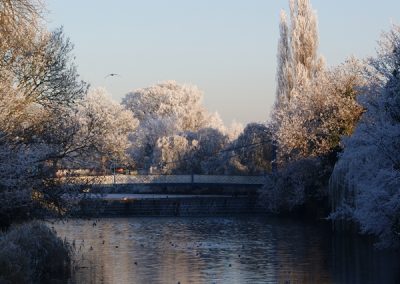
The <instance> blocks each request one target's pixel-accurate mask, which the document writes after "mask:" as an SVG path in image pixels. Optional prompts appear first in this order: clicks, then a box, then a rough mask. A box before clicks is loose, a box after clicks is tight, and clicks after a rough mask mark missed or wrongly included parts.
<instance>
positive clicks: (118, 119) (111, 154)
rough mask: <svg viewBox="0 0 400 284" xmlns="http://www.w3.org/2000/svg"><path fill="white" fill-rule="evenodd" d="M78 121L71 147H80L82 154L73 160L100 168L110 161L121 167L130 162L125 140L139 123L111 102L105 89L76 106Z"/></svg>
mask: <svg viewBox="0 0 400 284" xmlns="http://www.w3.org/2000/svg"><path fill="white" fill-rule="evenodd" d="M77 119H78V121H79V132H78V134H77V135H76V136H75V141H74V143H75V144H76V145H82V147H84V149H85V151H84V152H83V153H79V157H75V159H76V158H79V159H82V158H84V159H87V160H88V161H89V162H92V163H94V165H97V166H101V167H104V166H105V165H106V163H107V162H108V161H110V160H113V162H118V163H120V164H123V163H128V162H129V158H128V156H127V153H126V151H127V149H128V147H129V146H130V142H129V140H128V136H129V134H130V133H132V132H133V131H134V130H135V128H136V127H137V126H138V124H139V123H138V121H137V120H136V119H135V118H134V117H133V114H132V112H131V111H129V110H126V109H125V108H124V107H123V106H122V105H120V104H118V103H117V102H114V101H113V100H111V98H110V97H109V95H108V94H107V91H106V90H105V89H102V88H97V89H91V90H90V91H89V93H88V95H87V96H86V97H85V99H84V100H83V101H82V102H81V103H80V104H79V106H78V112H77ZM75 159H74V160H75ZM80 162H81V163H82V161H80Z"/></svg>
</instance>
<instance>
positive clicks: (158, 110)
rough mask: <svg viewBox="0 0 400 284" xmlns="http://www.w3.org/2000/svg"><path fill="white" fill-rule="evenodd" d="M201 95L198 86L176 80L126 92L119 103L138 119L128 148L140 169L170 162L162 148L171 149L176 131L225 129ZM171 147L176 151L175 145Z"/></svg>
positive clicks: (182, 134)
mask: <svg viewBox="0 0 400 284" xmlns="http://www.w3.org/2000/svg"><path fill="white" fill-rule="evenodd" d="M202 99H203V95H202V93H201V92H200V90H199V89H198V88H197V87H195V86H191V85H179V84H178V83H176V82H175V81H166V82H162V83H160V84H157V85H154V86H151V87H148V88H144V89H139V90H136V91H134V92H131V93H129V94H127V95H126V96H125V98H124V99H123V101H122V104H123V105H124V106H125V107H126V108H127V109H129V110H131V111H132V113H133V115H134V117H135V118H136V119H138V120H139V127H138V128H137V129H136V130H135V131H134V132H133V133H132V135H130V140H131V141H132V147H131V148H130V149H129V151H128V152H129V153H130V155H131V157H132V158H133V159H134V160H135V163H136V164H137V167H138V168H139V169H149V168H150V167H151V166H153V167H154V166H156V167H157V166H158V165H159V164H164V163H169V162H171V159H170V158H171V157H172V156H171V157H170V158H167V157H166V154H165V150H162V148H164V149H165V147H168V148H169V149H171V147H173V145H179V143H178V141H177V140H176V139H180V138H176V137H175V136H176V135H178V136H185V134H184V133H191V132H197V131H199V130H201V129H204V128H214V129H217V130H219V131H221V132H226V130H225V127H224V126H223V123H222V121H221V119H220V118H219V116H218V114H210V113H208V112H207V111H206V109H205V108H204V107H203V105H202ZM163 137H165V138H163ZM168 137H175V138H168ZM174 141H175V142H174ZM180 141H183V140H182V139H180ZM189 144H190V143H188V145H189ZM167 145H168V146H167ZM179 147H181V146H179ZM157 148H158V150H157V151H158V152H157V153H155V152H154V151H156V149H157ZM160 151H161V152H163V151H164V154H161V153H160ZM172 151H175V153H176V151H178V149H176V150H172ZM171 155H173V154H172V153H171ZM163 158H165V159H166V160H163ZM160 159H161V160H160ZM167 171H168V172H169V171H170V169H168V170H167Z"/></svg>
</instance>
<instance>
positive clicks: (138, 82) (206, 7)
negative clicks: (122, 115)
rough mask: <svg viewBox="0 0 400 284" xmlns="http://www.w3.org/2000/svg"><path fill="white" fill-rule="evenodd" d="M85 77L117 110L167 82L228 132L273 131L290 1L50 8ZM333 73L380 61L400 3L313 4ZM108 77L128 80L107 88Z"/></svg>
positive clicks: (138, 0) (52, 22)
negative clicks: (381, 41)
mask: <svg viewBox="0 0 400 284" xmlns="http://www.w3.org/2000/svg"><path fill="white" fill-rule="evenodd" d="M47 3H48V10H49V14H48V15H47V19H48V25H49V27H50V28H55V27H58V26H61V25H62V26H64V30H65V33H66V34H67V35H68V36H69V37H70V39H71V41H72V42H73V43H74V44H75V50H74V54H75V56H76V63H77V65H78V72H79V73H80V74H81V76H82V78H83V79H84V80H86V81H87V82H89V83H90V84H91V85H92V86H94V87H96V86H103V87H106V88H107V89H108V90H109V92H110V93H111V94H112V95H113V98H114V99H116V100H117V101H120V99H121V98H122V97H123V96H124V95H125V94H126V93H127V92H129V91H130V90H134V89H137V88H141V87H147V86H150V85H152V84H154V83H157V82H160V81H163V80H176V81H178V82H180V83H192V84H195V85H197V86H198V87H199V88H200V89H201V90H203V91H204V97H205V105H206V107H207V108H208V109H209V110H210V111H218V112H219V113H220V115H221V117H222V118H223V120H224V121H225V122H227V123H230V122H231V121H232V120H234V119H235V120H236V121H238V122H242V123H247V122H250V121H259V122H261V121H266V120H267V119H268V114H269V111H270V109H271V106H272V104H273V101H274V98H275V69H276V46H277V40H278V25H279V12H280V10H281V9H282V8H283V9H285V10H288V9H287V7H288V1H287V0H247V1H246V0H84V1H82V0H80V1H78V0H68V1H65V0H48V1H47ZM312 4H313V8H314V9H315V10H316V11H317V14H318V19H319V34H320V53H321V54H322V55H324V56H325V58H326V60H327V62H328V65H335V64H339V63H340V62H343V61H344V60H345V59H346V57H348V56H350V55H355V56H357V57H365V56H367V55H373V54H374V53H375V48H376V41H377V40H378V38H379V35H380V33H381V32H382V31H383V30H388V29H389V28H390V25H391V23H392V22H393V23H396V24H400V1H399V0H380V1H372V0H364V1H363V0H331V1H327V0H312ZM109 73H118V74H121V77H113V78H107V79H104V77H105V76H106V75H107V74H109Z"/></svg>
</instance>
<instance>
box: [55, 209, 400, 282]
mask: <svg viewBox="0 0 400 284" xmlns="http://www.w3.org/2000/svg"><path fill="white" fill-rule="evenodd" d="M54 227H55V229H56V230H57V232H58V233H59V235H60V236H61V237H66V238H67V239H68V240H69V241H70V242H73V243H74V245H75V248H76V251H77V262H76V264H77V266H78V267H79V268H78V269H77V271H76V272H75V274H74V276H73V279H72V280H71V283H121V284H122V283H175V284H176V283H178V282H179V283H181V284H184V283H252V284H253V283H400V269H399V268H400V265H399V261H400V259H399V255H398V254H396V253H394V252H390V251H376V250H374V248H373V246H372V245H371V244H370V243H369V242H367V241H366V240H364V239H360V238H357V237H349V236H343V235H342V236H337V235H333V234H332V233H331V230H330V227H329V226H323V225H316V224H309V223H304V222H301V221H293V220H286V219H275V218H266V217H240V218H239V217H232V218H221V217H216V218H143V217H142V218H117V219H101V220H70V221H68V222H65V223H56V224H55V225H54Z"/></svg>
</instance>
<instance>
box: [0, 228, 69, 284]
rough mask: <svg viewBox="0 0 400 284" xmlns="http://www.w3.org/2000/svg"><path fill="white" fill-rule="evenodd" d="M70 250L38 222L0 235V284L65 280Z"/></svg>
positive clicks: (67, 272) (52, 232) (53, 233)
mask: <svg viewBox="0 0 400 284" xmlns="http://www.w3.org/2000/svg"><path fill="white" fill-rule="evenodd" d="M71 257H72V249H71V247H70V246H69V245H68V244H67V243H66V242H65V241H62V240H61V239H60V238H59V237H57V235H56V234H55V232H54V231H52V230H51V229H49V228H48V227H47V226H46V225H44V224H42V223H39V222H32V223H27V224H23V225H18V226H14V227H12V228H11V229H10V230H9V231H8V232H7V233H3V234H0V282H1V283H42V281H45V280H47V281H49V280H51V279H52V280H54V279H57V278H60V277H63V276H64V277H65V276H68V274H69V272H70V264H71V263H70V262H71Z"/></svg>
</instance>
